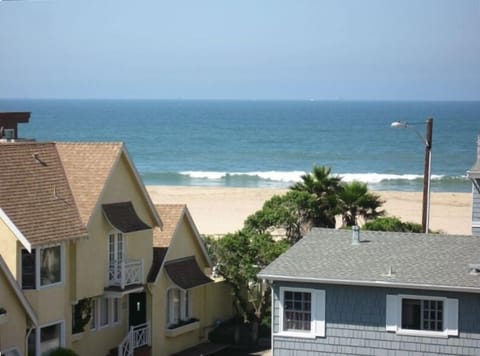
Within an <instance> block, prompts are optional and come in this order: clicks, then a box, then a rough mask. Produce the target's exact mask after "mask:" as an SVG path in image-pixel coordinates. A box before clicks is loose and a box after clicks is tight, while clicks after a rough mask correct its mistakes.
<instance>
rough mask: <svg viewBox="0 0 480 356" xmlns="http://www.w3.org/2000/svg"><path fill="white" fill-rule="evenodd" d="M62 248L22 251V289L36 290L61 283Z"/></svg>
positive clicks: (52, 247)
mask: <svg viewBox="0 0 480 356" xmlns="http://www.w3.org/2000/svg"><path fill="white" fill-rule="evenodd" d="M63 255H64V254H63V246H61V245H57V246H51V247H43V248H37V249H33V250H32V252H31V253H29V252H28V251H27V250H22V288H23V289H36V288H40V287H46V286H50V285H55V284H58V283H61V282H62V281H63V271H62V269H63Z"/></svg>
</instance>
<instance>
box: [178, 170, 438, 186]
mask: <svg viewBox="0 0 480 356" xmlns="http://www.w3.org/2000/svg"><path fill="white" fill-rule="evenodd" d="M180 173H181V174H182V175H186V176H189V177H191V178H194V179H206V180H216V181H218V180H225V179H228V178H241V177H247V178H257V179H261V180H267V181H274V182H288V183H294V182H298V181H301V176H302V175H304V174H306V172H302V171H256V172H213V171H184V172H180ZM337 176H339V177H341V178H342V181H344V182H352V181H360V182H364V183H369V184H376V183H380V182H385V181H392V180H404V181H414V180H417V179H422V178H423V175H417V174H380V173H339V174H337ZM443 177H444V176H442V175H432V180H438V179H442V178H443Z"/></svg>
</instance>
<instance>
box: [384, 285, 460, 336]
mask: <svg viewBox="0 0 480 356" xmlns="http://www.w3.org/2000/svg"><path fill="white" fill-rule="evenodd" d="M403 299H416V300H434V301H442V302H443V323H442V325H443V331H433V330H414V329H402V300H403ZM386 330H387V331H388V332H394V333H396V334H398V335H413V336H426V337H444V338H447V337H449V336H458V299H454V298H446V297H438V296H427V295H407V294H387V300H386Z"/></svg>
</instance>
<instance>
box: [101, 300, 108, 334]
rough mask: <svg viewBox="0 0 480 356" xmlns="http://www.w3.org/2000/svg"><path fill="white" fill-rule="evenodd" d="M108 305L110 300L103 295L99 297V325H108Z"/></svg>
mask: <svg viewBox="0 0 480 356" xmlns="http://www.w3.org/2000/svg"><path fill="white" fill-rule="evenodd" d="M109 307H110V300H109V299H108V298H105V297H104V298H101V299H100V327H102V326H108V323H109V321H110V318H109V315H110V313H109V309H110V308H109Z"/></svg>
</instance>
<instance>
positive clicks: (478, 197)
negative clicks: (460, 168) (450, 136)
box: [467, 135, 480, 236]
mask: <svg viewBox="0 0 480 356" xmlns="http://www.w3.org/2000/svg"><path fill="white" fill-rule="evenodd" d="M467 177H468V178H469V179H470V180H471V181H472V235H473V236H480V135H478V137H477V161H476V162H475V164H474V165H473V167H472V168H470V170H468V171H467Z"/></svg>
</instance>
